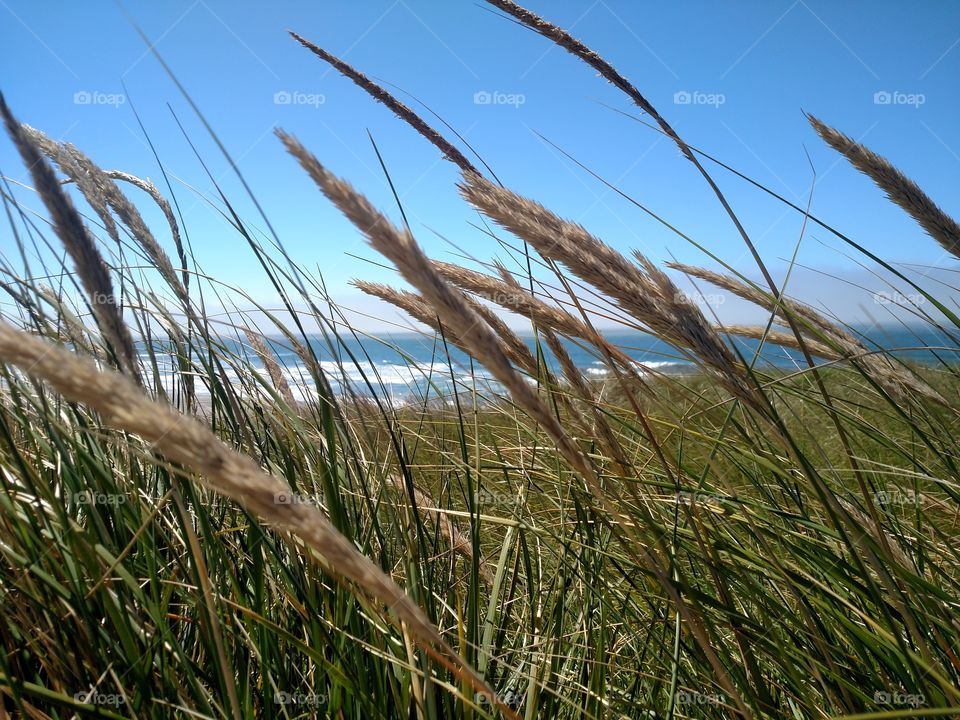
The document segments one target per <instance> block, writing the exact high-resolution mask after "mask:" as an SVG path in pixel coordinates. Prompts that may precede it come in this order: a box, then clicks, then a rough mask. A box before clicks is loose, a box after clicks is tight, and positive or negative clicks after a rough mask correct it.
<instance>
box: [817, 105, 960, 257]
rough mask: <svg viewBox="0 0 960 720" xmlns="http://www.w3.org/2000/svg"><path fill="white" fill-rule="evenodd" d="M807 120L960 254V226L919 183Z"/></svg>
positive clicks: (821, 124) (953, 252)
mask: <svg viewBox="0 0 960 720" xmlns="http://www.w3.org/2000/svg"><path fill="white" fill-rule="evenodd" d="M807 119H808V120H809V121H810V124H811V125H813V128H814V130H816V131H817V134H818V135H820V137H822V138H823V139H824V140H825V141H826V142H827V144H828V145H830V147H832V148H833V149H834V150H836V151H837V152H839V153H841V154H842V155H844V156H846V158H847V160H849V161H850V163H851V164H852V165H853V166H854V167H855V168H857V170H859V171H860V172H862V173H863V174H864V175H866V176H867V177H869V178H870V179H871V180H873V181H874V182H875V183H876V184H877V186H878V187H879V188H880V189H881V190H883V191H884V192H885V193H886V194H887V197H888V198H890V200H892V201H893V202H894V203H896V204H897V205H899V206H900V207H901V208H903V209H904V210H905V211H906V212H907V213H908V214H909V215H910V216H911V217H912V218H913V219H914V220H916V221H917V222H918V223H919V224H920V226H921V227H922V228H923V229H924V230H926V231H927V232H928V233H929V234H930V237H932V238H933V239H934V240H936V241H937V242H938V243H940V246H941V247H942V248H943V249H944V250H946V251H947V252H948V253H950V254H951V255H953V256H954V257H960V225H958V224H957V222H956V221H955V220H954V219H953V218H952V217H950V216H949V215H947V214H946V213H945V212H944V211H943V210H941V209H940V208H939V207H938V206H937V204H936V203H935V202H934V201H933V200H931V199H930V196H929V195H927V194H926V193H925V192H924V191H923V190H921V189H920V186H919V185H917V184H916V183H915V182H914V181H913V180H911V179H910V178H908V177H907V176H906V175H904V174H903V173H902V172H900V171H899V170H897V168H896V167H894V165H893V163H891V162H890V161H889V160H887V159H886V158H885V157H883V156H882V155H877V153H875V152H873V151H872V150H870V149H869V148H867V147H864V146H863V145H861V144H860V143H858V142H857V141H856V140H854V139H853V138H850V137H848V136H846V135H844V134H843V133H842V132H840V131H839V130H835V129H834V128H832V127H830V126H829V125H827V124H826V123H824V122H822V121H820V120H819V119H817V118H815V117H814V116H813V115H807Z"/></svg>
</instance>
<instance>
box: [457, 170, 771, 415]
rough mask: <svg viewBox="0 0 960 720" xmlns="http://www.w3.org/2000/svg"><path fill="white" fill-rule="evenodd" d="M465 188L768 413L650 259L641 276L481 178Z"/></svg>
mask: <svg viewBox="0 0 960 720" xmlns="http://www.w3.org/2000/svg"><path fill="white" fill-rule="evenodd" d="M460 189H461V192H462V194H463V196H464V198H466V200H467V201H468V202H469V203H470V204H471V205H473V206H474V207H476V208H477V209H478V210H480V211H481V212H482V213H483V214H484V215H486V216H487V217H489V218H491V219H492V220H493V221H494V222H496V223H497V224H499V225H501V226H502V227H504V228H506V229H507V230H509V231H510V232H512V233H513V234H514V235H516V236H517V237H519V238H523V239H524V240H526V241H527V242H528V243H530V245H532V246H533V247H534V248H535V249H536V250H537V252H539V253H540V254H541V255H543V256H544V257H546V258H549V259H551V260H555V261H557V262H560V263H563V264H564V265H566V266H567V267H568V268H570V270H571V271H572V272H573V273H574V274H576V275H577V276H578V277H580V278H581V279H582V280H584V281H585V282H588V283H590V284H591V285H593V286H594V287H595V288H597V289H598V290H599V291H600V292H602V293H604V294H606V295H608V296H609V297H611V298H613V299H614V300H615V301H616V302H617V304H618V305H619V306H620V307H621V308H622V309H623V310H624V311H625V312H627V313H629V314H630V315H631V316H633V317H634V318H635V319H636V320H637V321H639V322H641V323H643V324H644V325H646V326H647V327H648V328H649V329H650V331H651V332H652V333H654V334H655V335H657V336H659V337H661V338H663V339H664V340H666V341H667V342H670V343H671V344H673V345H675V346H676V347H678V348H679V349H681V350H684V351H685V352H687V353H688V354H689V355H690V357H691V359H693V360H695V361H697V362H698V363H699V364H700V365H701V366H702V367H704V368H706V369H709V370H712V371H714V374H715V375H716V376H717V378H718V379H719V380H720V381H721V382H722V383H723V384H724V385H725V386H726V387H727V388H728V389H729V390H730V391H731V392H733V393H734V394H735V395H736V396H737V397H739V398H740V399H741V400H743V401H744V402H746V403H747V404H748V405H749V406H750V407H752V408H754V409H755V410H757V411H758V412H762V406H761V405H760V404H759V403H758V402H757V400H756V396H755V395H754V393H753V391H752V390H751V388H750V387H749V386H748V385H747V383H746V382H745V381H744V379H743V376H742V370H741V368H740V366H739V364H738V363H737V362H736V360H735V358H734V357H733V355H732V354H731V352H730V350H729V348H728V347H727V346H726V345H725V344H724V342H723V340H722V339H721V338H720V337H719V335H717V333H716V332H715V331H714V330H713V328H712V327H711V326H710V324H709V323H708V322H707V320H706V318H704V316H703V313H701V312H700V310H699V308H697V307H696V306H694V305H692V304H691V303H689V302H686V300H685V296H684V295H683V294H682V293H681V292H680V290H679V289H678V288H676V287H675V286H674V285H673V283H672V282H671V280H670V279H669V278H668V277H667V276H666V275H665V274H664V273H662V272H661V271H659V270H658V269H657V268H656V267H655V266H654V265H653V264H652V263H650V262H649V261H647V259H646V258H644V257H643V256H638V257H639V259H640V261H641V263H642V265H643V269H642V270H641V268H638V267H637V266H636V265H633V264H632V263H631V262H629V261H628V260H627V259H626V258H625V257H624V256H623V255H621V254H620V253H618V252H617V251H616V250H614V249H613V248H611V247H610V246H609V245H607V244H606V243H604V242H602V241H601V240H599V239H598V238H597V237H595V236H594V235H592V234H591V233H590V232H588V231H587V230H586V229H584V228H583V227H582V226H580V225H578V224H576V223H572V222H569V221H567V220H564V219H562V218H560V217H559V216H557V215H556V214H554V213H552V212H551V211H549V210H547V209H546V208H545V207H543V205H541V204H539V203H537V202H534V201H532V200H529V199H527V198H524V197H521V196H519V195H517V194H516V193H514V192H513V191H511V190H509V189H507V188H503V187H498V186H496V185H494V184H493V183H490V182H488V181H487V180H485V179H484V178H482V177H480V176H479V175H467V176H465V182H464V183H463V184H462V185H461V186H460Z"/></svg>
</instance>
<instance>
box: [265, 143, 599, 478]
mask: <svg viewBox="0 0 960 720" xmlns="http://www.w3.org/2000/svg"><path fill="white" fill-rule="evenodd" d="M277 134H278V136H279V137H280V139H281V141H282V142H283V143H284V145H285V146H286V147H287V150H288V151H289V152H290V154H291V155H293V156H294V157H295V158H297V159H298V160H299V161H300V164H301V166H302V167H303V169H304V170H306V171H307V173H308V174H309V175H310V177H311V178H313V180H314V182H316V183H317V185H318V186H319V187H320V189H321V190H322V191H323V193H324V194H325V195H326V196H327V197H328V198H329V199H330V200H331V201H332V202H333V204H334V205H336V206H337V207H338V208H340V211H341V212H342V213H343V214H344V215H346V216H347V218H348V219H349V220H350V221H351V222H352V223H353V224H354V225H355V226H356V227H357V228H358V229H359V230H360V231H361V232H362V233H363V234H364V235H365V236H366V237H367V239H368V241H369V242H370V245H371V246H372V247H373V248H374V249H375V250H377V251H378V252H380V253H381V254H382V255H384V256H385V257H387V258H388V259H389V260H391V261H392V262H393V263H394V265H396V267H397V269H398V270H399V271H400V274H401V275H403V277H404V279H406V280H407V282H409V283H410V284H411V285H413V286H414V287H415V288H417V290H419V291H420V293H421V295H422V296H423V299H424V300H425V301H426V302H427V303H428V304H429V306H430V307H431V308H432V310H433V312H434V313H436V315H437V316H439V318H440V320H441V322H443V323H444V326H445V327H452V328H456V333H457V334H458V335H459V337H460V339H461V340H462V341H463V342H464V344H465V345H466V347H467V348H468V350H469V352H470V354H471V355H473V356H474V357H476V358H477V359H478V360H479V361H480V362H481V363H483V364H484V365H485V366H486V367H487V369H488V370H489V371H490V372H491V373H492V374H493V376H494V377H495V378H496V379H497V380H498V381H499V382H501V383H503V385H504V387H506V389H507V390H508V391H509V392H510V393H511V395H513V398H514V400H515V401H516V402H517V404H518V405H519V406H520V407H522V408H523V409H524V410H525V411H526V412H528V413H529V414H530V416H531V417H533V418H534V419H535V420H537V421H538V422H539V423H540V424H541V425H542V426H543V427H544V428H545V429H546V431H547V432H548V434H549V435H550V437H551V438H553V441H554V442H555V443H556V444H557V448H558V449H559V450H560V452H561V454H562V455H563V456H564V457H565V458H566V459H567V461H568V462H569V463H570V464H571V466H572V467H573V468H574V469H575V470H576V471H577V472H578V473H580V475H581V476H583V477H584V479H586V480H588V482H589V481H595V480H596V476H595V474H594V472H593V469H592V467H591V466H590V463H589V462H588V461H587V459H586V458H585V457H584V456H583V453H581V452H580V449H579V448H578V447H577V446H576V445H575V444H574V442H573V440H572V439H571V438H570V437H569V436H568V435H567V433H566V431H565V430H564V429H563V427H562V426H561V425H560V423H559V422H558V421H557V419H556V417H555V416H554V415H553V414H552V413H550V411H549V410H548V409H547V407H546V406H545V405H544V404H543V403H542V402H541V401H540V399H539V398H538V397H537V395H536V393H535V392H534V391H533V390H532V389H531V388H530V386H529V385H528V384H527V383H526V382H524V380H523V378H522V377H520V375H518V374H517V373H516V371H515V370H514V369H513V367H512V366H511V365H510V361H509V359H508V357H507V353H506V352H505V349H504V345H503V344H502V343H501V342H500V340H499V338H498V337H497V336H496V335H495V334H494V332H493V331H492V330H491V329H490V327H489V325H487V324H486V322H484V321H483V319H482V318H481V317H480V316H479V315H477V313H476V312H475V311H474V310H473V309H472V308H471V307H470V305H469V304H468V303H467V302H466V298H465V297H464V296H463V293H461V292H459V291H458V290H456V289H454V288H453V287H451V286H450V285H448V284H447V283H446V282H444V280H443V279H442V278H441V277H440V275H439V273H437V271H436V270H435V269H434V268H433V265H432V264H431V262H430V260H429V259H428V258H427V257H426V256H425V255H424V254H423V251H422V250H421V249H420V247H419V246H418V245H417V243H416V241H415V240H414V239H413V237H412V236H411V235H410V233H409V232H406V231H402V230H399V229H397V228H396V227H394V226H393V225H392V224H391V223H390V222H389V221H388V220H387V219H386V218H385V217H384V216H383V215H381V214H380V212H379V211H378V210H377V209H376V208H374V207H373V206H372V205H371V204H370V202H369V201H368V200H367V199H366V198H365V197H363V196H362V195H360V193H358V192H357V191H356V190H354V189H353V188H352V187H351V186H350V185H349V183H347V182H345V181H343V180H341V179H340V178H338V177H336V176H335V175H333V174H332V173H330V172H329V171H328V170H327V169H326V168H324V167H323V166H322V165H321V164H320V162H319V161H318V160H317V159H316V158H315V157H314V156H313V155H312V154H311V153H310V152H309V151H308V150H307V149H306V148H304V147H303V146H302V145H301V144H300V143H299V142H298V141H297V140H296V139H295V138H293V137H291V136H289V135H287V134H286V133H284V132H282V131H278V133H277ZM476 177H479V176H476Z"/></svg>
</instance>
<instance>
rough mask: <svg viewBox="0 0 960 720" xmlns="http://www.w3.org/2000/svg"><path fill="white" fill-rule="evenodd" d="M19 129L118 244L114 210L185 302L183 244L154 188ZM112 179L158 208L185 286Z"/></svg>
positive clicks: (68, 146)
mask: <svg viewBox="0 0 960 720" xmlns="http://www.w3.org/2000/svg"><path fill="white" fill-rule="evenodd" d="M22 128H23V131H24V132H25V133H26V134H27V135H28V136H29V137H30V139H31V140H33V141H34V143H35V144H36V145H37V147H39V148H40V149H41V150H42V151H43V152H44V153H45V154H46V155H47V157H49V158H50V159H51V160H53V161H54V162H56V163H57V165H59V166H60V169H61V170H63V171H64V172H65V173H66V174H67V177H68V179H69V181H72V182H75V183H76V184H77V187H79V188H80V190H81V192H82V193H83V196H84V197H85V198H86V200H87V202H89V203H90V206H91V207H92V208H93V209H94V210H95V211H96V213H97V215H99V216H100V219H101V220H102V221H103V223H104V226H105V227H106V228H107V231H108V232H109V233H110V236H111V237H113V239H114V240H116V241H117V242H119V241H120V237H119V235H118V233H117V228H116V224H115V223H114V221H113V218H112V216H111V215H110V213H109V210H108V208H110V209H113V211H114V212H115V213H116V214H117V217H119V218H120V220H121V222H123V224H124V225H126V226H127V228H129V230H130V233H131V234H132V235H133V237H134V239H135V240H136V241H137V242H138V243H139V245H140V247H142V248H143V250H144V251H145V252H146V253H147V256H148V257H149V258H150V260H151V262H153V264H154V265H155V266H156V268H157V270H159V272H160V274H161V275H162V276H163V279H164V280H166V282H167V283H168V284H169V285H170V286H171V287H172V288H173V289H174V291H175V292H176V293H177V295H178V296H179V297H180V298H181V299H183V300H184V301H185V302H186V296H187V294H186V283H187V278H188V276H187V275H186V271H185V270H186V256H185V254H184V251H183V243H182V241H181V240H180V230H179V227H178V225H177V221H176V219H175V218H174V216H173V211H172V209H171V208H170V203H168V202H167V199H166V198H165V197H163V195H161V194H160V191H159V190H157V188H156V186H154V185H153V183H150V182H147V181H146V180H142V179H140V178H138V177H137V176H135V175H130V174H129V173H124V172H120V171H117V170H112V171H107V170H103V169H102V168H101V167H100V166H99V165H97V164H96V163H95V162H93V160H91V159H90V158H89V157H88V156H87V155H86V154H84V153H83V152H82V151H81V150H79V149H78V148H76V147H75V146H74V145H72V144H70V143H57V142H55V141H54V140H52V139H51V138H49V137H48V136H47V135H45V134H44V133H43V132H41V131H40V130H37V129H35V128H32V127H30V126H29V125H23V126H22ZM114 179H118V180H123V181H124V182H127V183H130V184H132V185H135V186H136V187H138V188H140V189H141V190H143V191H144V192H146V193H148V194H149V195H150V196H151V197H152V198H153V200H154V201H155V202H156V203H157V205H158V206H159V207H160V209H161V211H162V212H163V214H164V217H165V218H166V220H167V223H169V225H170V230H171V232H172V233H173V240H174V243H175V244H176V246H177V253H178V254H179V256H180V259H181V264H182V265H183V267H184V275H183V281H184V284H181V283H180V280H179V279H178V278H177V275H176V273H175V272H174V268H173V264H172V263H171V262H170V258H169V257H168V255H167V253H166V252H165V251H164V250H163V248H161V247H160V244H159V243H158V242H157V241H156V239H155V238H154V237H153V233H152V232H150V229H149V228H148V227H147V225H146V223H145V222H144V221H143V217H142V216H141V215H140V211H139V210H137V208H136V206H134V205H133V203H131V202H130V200H129V199H128V198H127V196H126V195H124V194H123V193H122V192H121V191H120V188H119V187H118V186H117V184H116V183H115V182H114Z"/></svg>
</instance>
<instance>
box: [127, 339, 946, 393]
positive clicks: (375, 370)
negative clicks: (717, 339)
mask: <svg viewBox="0 0 960 720" xmlns="http://www.w3.org/2000/svg"><path fill="white" fill-rule="evenodd" d="M855 330H856V329H855ZM859 331H860V332H863V333H864V335H865V337H866V338H868V339H867V340H866V341H865V343H866V344H867V345H868V347H871V348H872V349H876V348H883V349H886V350H889V351H892V352H894V353H895V355H896V356H897V357H899V358H902V359H904V360H908V361H911V362H915V363H921V364H928V365H936V364H943V363H951V364H952V363H955V362H956V360H957V357H956V350H957V349H958V348H960V338H957V337H956V336H954V339H951V337H950V336H948V335H946V334H945V333H941V332H939V331H937V330H935V329H932V328H930V327H921V328H908V327H897V328H892V327H883V328H878V327H874V328H871V329H869V330H867V329H864V328H861V329H860V330H859ZM604 334H605V336H606V337H607V339H608V340H610V342H612V343H614V344H615V345H617V346H618V347H620V348H621V349H622V350H623V351H624V352H625V353H626V354H627V355H628V356H629V357H630V358H632V359H633V360H634V361H635V362H636V364H637V367H638V368H639V369H640V370H641V371H644V372H647V373H663V374H672V375H682V374H686V373H690V372H694V371H695V370H696V366H695V365H694V364H693V363H691V362H690V361H689V360H688V359H686V358H685V357H684V356H683V355H682V354H681V353H680V352H678V351H677V350H676V349H674V348H672V347H671V346H670V345H669V344H667V343H665V342H663V341H662V340H659V339H658V338H655V337H653V336H651V335H648V334H645V333H641V332H624V331H619V332H616V331H611V332H606V333H604ZM524 340H525V341H526V342H527V344H528V346H529V347H530V349H531V350H532V351H534V352H536V345H535V341H534V338H533V337H532V336H529V337H525V338H524ZM563 343H564V345H565V347H566V349H567V352H568V353H569V354H570V356H571V358H572V359H573V361H574V363H576V365H577V367H579V368H580V370H581V371H582V372H583V374H584V375H585V376H586V377H588V378H595V379H602V378H603V377H604V376H606V375H607V373H608V370H607V368H606V366H605V364H604V362H603V361H601V360H600V359H599V358H598V356H597V355H596V353H595V351H591V349H590V348H589V347H588V346H586V345H585V344H578V343H574V342H571V341H567V340H565V341H563ZM268 344H269V345H270V346H271V349H272V350H273V351H274V353H275V354H276V357H277V360H278V362H279V364H280V366H281V368H282V369H283V372H284V375H285V376H286V379H287V382H288V383H289V385H290V387H291V390H293V392H294V395H295V397H298V399H302V400H306V399H307V398H309V397H311V396H313V397H316V392H317V390H316V385H315V381H314V378H313V377H312V376H311V374H310V372H309V371H308V370H307V368H306V366H305V365H304V364H303V362H302V361H301V360H300V358H299V357H298V356H297V355H296V353H294V352H293V351H292V350H291V349H290V348H289V346H288V344H287V343H286V341H285V340H284V339H282V338H268ZM225 345H226V347H227V349H228V350H229V351H230V352H233V353H237V354H238V355H244V354H246V355H247V356H248V357H249V358H250V362H251V364H252V365H254V366H255V367H257V368H261V369H262V363H261V362H260V360H259V358H257V356H256V354H255V353H254V352H253V351H252V350H250V349H249V347H247V346H246V345H245V344H241V343H240V342H239V341H236V340H235V341H225ZM310 345H311V346H312V348H313V351H314V353H316V356H317V357H318V359H319V361H320V366H321V368H322V370H323V372H324V374H325V377H326V379H327V382H328V383H329V384H330V386H331V388H332V390H333V391H334V393H336V394H342V395H345V394H353V395H356V396H360V397H372V396H373V395H375V394H376V395H377V396H378V397H380V398H381V399H383V400H386V401H388V402H390V403H392V404H395V405H402V404H405V403H408V402H418V403H419V402H422V401H423V400H424V399H430V398H447V399H449V398H450V397H451V396H452V392H451V391H452V389H453V388H454V387H458V389H459V391H460V392H474V391H476V392H478V393H480V395H482V396H488V395H490V394H491V393H496V392H498V391H499V388H498V386H497V383H495V382H494V381H493V380H492V379H491V377H490V374H489V373H488V372H487V371H486V369H485V368H483V367H482V366H481V365H479V364H478V363H476V362H472V361H471V359H470V358H469V357H468V356H467V355H466V354H465V353H463V352H461V351H460V350H458V349H456V348H454V347H453V346H450V345H447V346H444V344H443V343H442V341H441V340H440V339H439V338H434V337H433V336H432V335H422V334H416V333H389V332H385V333H383V334H380V335H377V336H376V337H373V336H360V337H358V338H354V337H347V338H340V339H339V340H337V339H328V338H325V337H324V336H322V335H316V336H312V337H311V338H310ZM735 346H736V349H737V350H738V351H739V352H740V353H742V355H743V357H745V358H746V359H747V360H748V361H749V360H752V359H753V357H754V355H755V353H756V350H757V347H758V346H759V343H758V342H757V341H755V340H747V339H738V340H737V341H736V343H735ZM951 348H953V349H952V350H951ZM156 350H157V351H158V359H159V361H160V362H159V370H160V373H161V375H162V376H163V378H164V380H165V382H164V384H165V385H166V387H167V388H168V390H172V389H173V386H174V385H175V384H176V374H177V373H176V371H175V369H174V364H173V360H172V358H171V356H170V355H169V347H157V348H156ZM541 352H542V353H543V357H544V360H545V362H546V363H547V365H548V367H551V368H554V369H555V368H556V366H557V363H556V361H555V359H554V358H553V357H552V355H550V353H549V351H548V350H547V349H546V348H545V347H542V346H541ZM143 357H144V359H146V353H144V354H143ZM820 362H825V361H822V360H821V361H820ZM758 364H759V365H760V366H766V367H768V368H770V367H773V368H779V369H782V370H791V369H801V368H803V367H805V366H806V364H805V362H804V360H803V357H802V355H801V354H800V353H799V352H797V351H794V350H788V349H784V348H781V347H777V346H774V345H767V346H765V347H764V349H763V352H762V353H761V354H760V357H759V359H758ZM226 373H227V376H228V379H229V380H230V381H231V382H236V381H239V380H240V378H239V375H238V369H237V367H231V366H229V365H228V366H227V369H226ZM245 380H249V378H245ZM195 389H196V392H197V394H198V395H201V396H202V395H205V394H208V389H207V388H206V386H205V383H204V382H203V381H202V379H200V378H198V382H196V383H195Z"/></svg>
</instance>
